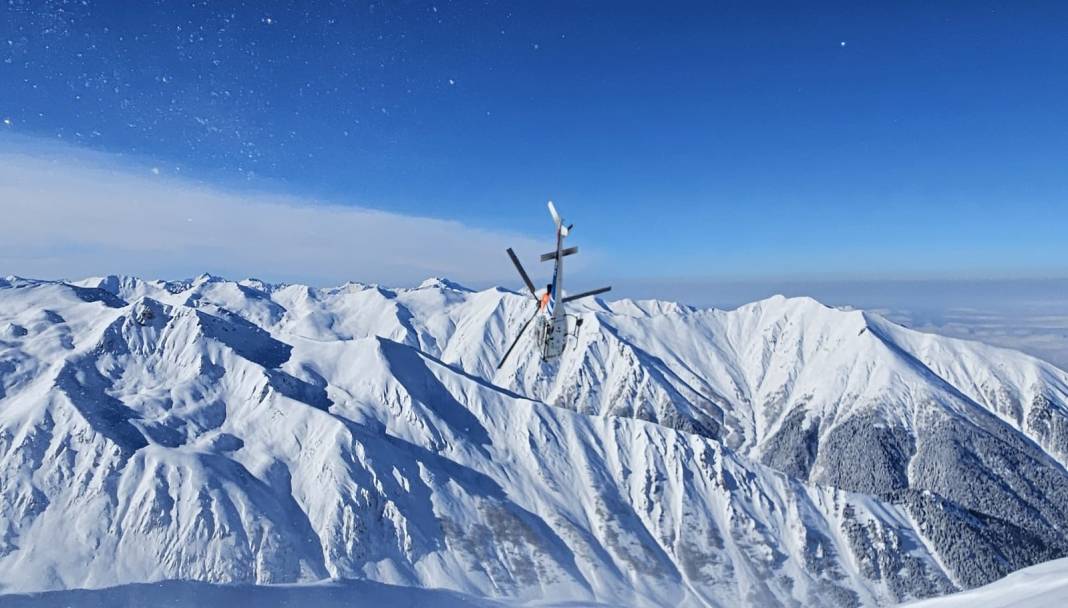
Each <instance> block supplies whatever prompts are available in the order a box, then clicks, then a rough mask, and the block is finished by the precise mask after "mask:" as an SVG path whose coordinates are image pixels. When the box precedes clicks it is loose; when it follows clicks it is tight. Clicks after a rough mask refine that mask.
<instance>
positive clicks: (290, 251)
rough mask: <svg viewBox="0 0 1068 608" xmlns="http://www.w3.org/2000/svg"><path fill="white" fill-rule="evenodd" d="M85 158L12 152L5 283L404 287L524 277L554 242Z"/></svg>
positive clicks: (0, 243)
mask: <svg viewBox="0 0 1068 608" xmlns="http://www.w3.org/2000/svg"><path fill="white" fill-rule="evenodd" d="M160 173H161V172H160V171H159V170H158V169H155V168H154V167H152V166H150V165H149V166H143V165H135V164H133V163H123V162H121V159H120V158H117V157H111V156H108V155H103V154H97V153H90V152H85V151H83V150H80V149H76V148H57V147H54V146H51V147H48V148H42V149H34V148H33V147H32V146H31V149H26V147H25V146H19V147H13V146H9V145H5V146H0V218H2V221H0V225H2V231H3V238H2V239H0V275H2V274H19V275H25V276H33V277H47V278H65V277H82V276H88V275H100V274H106V273H117V274H133V275H139V276H146V277H162V278H178V277H187V276H193V275H196V274H199V273H201V272H211V273H216V274H221V275H225V276H229V277H245V276H256V277H260V278H264V279H267V280H299V281H301V282H306V283H311V284H337V283H341V282H344V281H347V280H357V281H364V282H381V283H386V284H391V285H404V284H409V283H413V282H418V281H421V280H422V279H425V278H427V277H429V276H447V277H449V278H451V279H454V280H458V281H461V282H463V281H467V282H472V283H475V284H486V283H492V282H499V281H501V280H503V279H507V278H509V277H511V275H512V274H513V272H514V271H512V269H511V267H510V265H509V263H508V261H507V257H506V256H505V255H504V249H505V248H506V247H508V246H516V247H518V248H520V250H522V251H526V252H528V253H535V252H539V251H540V249H541V248H543V247H545V246H546V245H545V243H543V242H541V241H538V240H536V239H532V238H529V237H525V236H522V235H518V234H509V233H505V232H495V231H491V230H486V229H480V228H475V227H471V226H466V225H464V224H462V223H459V222H455V221H449V220H443V219H435V218H427V217H414V216H408V215H401V214H396V213H389V212H385V211H379V210H374V209H370V208H365V207H359V206H348V205H338V204H325V203H323V202H322V201H317V200H312V199H306V198H300V197H296V196H289V195H277V194H269V193H248V192H238V191H227V190H224V189H219V188H213V187H210V186H207V185H204V184H200V183H196V182H193V181H192V180H183V179H179V178H175V177H173V176H167V175H166V174H164V175H161V174H160Z"/></svg>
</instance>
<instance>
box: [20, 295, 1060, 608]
mask: <svg viewBox="0 0 1068 608" xmlns="http://www.w3.org/2000/svg"><path fill="white" fill-rule="evenodd" d="M578 314H581V315H582V316H583V317H584V319H585V323H584V324H583V331H582V332H581V334H579V335H578V336H577V337H576V338H574V339H573V344H572V348H571V349H570V350H569V351H567V353H566V354H565V356H564V357H563V358H562V359H561V360H560V361H558V362H555V363H553V364H545V363H542V362H541V361H540V360H539V359H538V357H537V354H536V352H535V350H536V349H526V350H524V351H521V352H520V353H519V356H517V357H515V358H514V359H513V360H510V361H509V363H508V364H507V365H506V366H505V367H504V368H503V369H501V370H500V371H496V370H495V366H496V361H497V359H498V358H499V356H500V354H501V350H502V349H503V348H504V347H505V346H506V345H507V343H508V337H509V336H510V335H512V334H513V332H514V331H516V329H517V327H518V325H519V324H520V323H522V322H523V321H524V320H525V319H526V317H527V315H529V301H528V300H527V299H525V298H523V297H521V296H519V295H517V294H513V293H511V292H506V291H503V290H499V289H492V290H486V291H482V292H472V291H470V290H467V289H464V288H462V287H460V286H458V285H455V284H452V283H449V282H448V281H444V280H430V281H427V282H425V283H424V284H423V285H421V286H420V287H418V288H415V289H396V290H393V289H385V288H382V287H378V286H366V285H357V284H349V285H345V286H342V287H338V288H331V289H313V288H309V287H306V286H301V285H267V284H264V283H261V282H258V281H251V280H250V281H242V282H240V283H238V282H231V281H225V280H222V279H217V278H214V277H209V276H203V277H199V278H197V279H195V280H191V281H185V282H171V283H166V282H159V281H155V282H147V281H142V280H140V279H135V278H129V277H106V278H104V279H89V280H85V281H80V282H78V283H76V284H67V283H57V282H46V281H33V280H26V279H17V278H8V279H4V280H0V488H3V492H2V495H0V592H4V593H13V592H33V591H47V590H68V589H80V588H101V587H112V586H116V585H129V584H135V583H147V582H156V581H165V580H174V579H180V580H185V581H200V582H205V583H235V584H258V585H265V584H266V585H277V584H288V583H310V582H314V581H322V580H325V579H331V578H332V579H346V580H356V581H372V582H378V583H386V584H390V585H397V586H400V587H405V588H419V589H448V590H452V591H456V592H458V593H462V594H465V596H467V597H474V598H493V599H503V600H507V601H509V602H537V601H543V600H546V599H548V600H553V601H564V600H568V601H571V600H573V601H583V602H603V603H605V604H610V605H648V606H658V605H673V606H674V605H682V606H701V605H708V604H713V605H745V604H750V605H760V606H775V605H795V604H796V603H797V602H801V603H808V604H819V605H838V606H856V605H890V604H894V603H896V602H899V601H905V600H909V599H915V598H922V597H930V596H934V595H940V594H944V593H948V592H951V591H954V590H957V589H960V588H968V587H974V586H976V585H980V584H984V583H987V582H990V581H993V580H995V579H997V578H999V577H1002V576H1004V575H1006V574H1008V573H1009V572H1012V571H1013V570H1016V569H1019V568H1022V567H1026V566H1029V565H1031V564H1034V563H1037V562H1040V561H1045V560H1049V559H1054V558H1057V557H1061V556H1063V555H1066V554H1068V539H1066V537H1065V532H1064V531H1065V530H1068V513H1066V510H1068V472H1066V470H1065V463H1066V458H1068V410H1066V407H1065V403H1066V402H1068V374H1065V373H1064V372H1063V371H1061V370H1059V369H1057V368H1055V367H1053V366H1051V365H1049V364H1046V363H1044V362H1042V361H1039V360H1037V359H1034V358H1031V357H1027V356H1025V355H1022V354H1020V353H1016V352H1013V351H1007V350H1004V349H997V348H992V347H988V346H985V345H982V344H978V343H972V342H964V341H960V340H951V339H946V338H941V337H938V336H932V335H926V334H920V333H917V332H913V331H910V330H908V329H905V328H902V327H900V326H896V325H893V324H892V323H889V322H887V321H886V320H884V319H882V318H880V317H878V316H875V315H870V314H867V313H864V312H860V311H843V310H835V309H830V308H827V307H824V306H822V305H820V304H819V303H818V302H815V301H813V300H809V299H804V298H799V299H785V298H781V297H776V298H771V299H768V300H764V301H761V302H756V303H754V304H751V305H748V306H744V307H741V308H739V309H737V310H734V311H719V310H698V309H692V308H688V307H684V306H679V305H677V304H671V303H664V302H633V301H627V300H624V301H618V302H612V303H605V302H600V301H598V302H596V303H592V304H589V305H587V306H586V307H585V308H582V309H579V311H578ZM271 588H274V587H271ZM220 593H223V592H220Z"/></svg>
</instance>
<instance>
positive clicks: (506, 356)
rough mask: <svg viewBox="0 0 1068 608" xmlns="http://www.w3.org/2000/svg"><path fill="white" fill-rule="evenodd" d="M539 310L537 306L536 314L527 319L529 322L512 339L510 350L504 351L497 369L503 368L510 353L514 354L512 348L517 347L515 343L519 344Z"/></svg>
mask: <svg viewBox="0 0 1068 608" xmlns="http://www.w3.org/2000/svg"><path fill="white" fill-rule="evenodd" d="M538 311H539V309H537V308H535V309H534V314H533V315H532V316H531V317H530V318H529V319H527V322H526V323H524V324H523V327H522V328H520V330H519V334H518V335H516V337H515V340H513V341H512V345H511V346H509V347H508V350H506V351H504V356H503V357H501V362H500V363H498V364H497V369H501V366H502V365H504V362H505V361H507V360H508V355H510V354H512V350H513V349H514V348H515V345H516V344H519V339H520V338H522V337H523V332H525V331H526V330H527V327H528V326H529V325H530V322H531V321H533V320H534V317H537V316H538Z"/></svg>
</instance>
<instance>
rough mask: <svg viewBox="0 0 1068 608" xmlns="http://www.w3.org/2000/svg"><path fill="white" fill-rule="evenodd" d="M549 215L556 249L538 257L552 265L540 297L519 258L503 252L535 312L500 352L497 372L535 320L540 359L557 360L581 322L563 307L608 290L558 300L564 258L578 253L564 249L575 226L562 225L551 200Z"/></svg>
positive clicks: (578, 294)
mask: <svg viewBox="0 0 1068 608" xmlns="http://www.w3.org/2000/svg"><path fill="white" fill-rule="evenodd" d="M549 215H551V216H552V218H553V224H554V225H555V226H556V250H555V251H551V252H549V253H546V254H543V255H542V256H541V261H542V262H548V261H550V260H552V261H553V262H554V264H553V280H552V282H551V283H549V284H548V285H546V286H545V290H544V291H543V292H541V295H539V294H538V291H537V290H536V289H535V288H534V283H533V282H531V280H530V275H528V274H527V271H526V270H524V269H523V265H522V264H520V263H519V258H518V257H517V256H516V254H515V251H513V250H512V248H511V247H509V248H508V249H507V251H508V257H510V258H511V259H512V264H515V269H516V270H518V271H519V276H520V277H522V279H523V283H524V284H525V285H526V286H527V290H528V291H529V292H530V297H531V298H533V299H534V303H535V309H534V314H533V315H532V316H531V317H530V318H529V319H527V322H526V323H524V324H523V326H522V327H521V328H520V329H519V333H518V334H517V335H516V337H515V340H513V341H512V344H511V346H509V347H508V350H506V351H505V352H504V356H503V357H501V361H500V363H498V364H497V369H501V366H502V365H504V362H505V361H507V360H508V356H509V355H511V354H512V351H513V350H514V349H515V347H516V345H517V344H519V339H520V338H522V337H523V334H524V333H525V332H526V331H527V328H528V327H529V326H530V324H531V323H532V322H534V320H535V319H537V325H536V330H535V333H536V337H537V341H538V343H539V344H540V345H541V358H542V360H543V361H549V360H551V359H555V358H557V357H559V356H560V355H561V354H562V353H563V352H564V349H565V348H566V347H567V338H568V337H569V336H572V335H575V333H576V332H577V331H578V328H579V327H581V326H582V319H581V318H579V317H575V316H573V315H569V314H567V313H566V311H565V307H564V305H565V304H567V303H568V302H574V301H575V300H578V299H581V298H588V297H590V296H596V295H600V294H602V293H605V292H607V291H610V290H611V289H612V288H611V287H601V288H598V289H591V290H590V291H584V292H582V293H577V294H575V295H569V296H565V297H560V295H561V294H562V293H563V288H564V257H566V256H569V255H574V254H576V253H578V247H568V248H566V249H565V248H564V238H566V237H567V235H569V234H570V233H571V229H572V228H574V227H575V225H574V224H570V225H567V226H565V225H564V221H563V220H562V219H561V218H560V214H559V213H557V212H556V206H555V205H553V202H552V201H549ZM568 319H574V325H573V328H574V329H573V331H572V329H571V328H569V326H568V323H569V321H568Z"/></svg>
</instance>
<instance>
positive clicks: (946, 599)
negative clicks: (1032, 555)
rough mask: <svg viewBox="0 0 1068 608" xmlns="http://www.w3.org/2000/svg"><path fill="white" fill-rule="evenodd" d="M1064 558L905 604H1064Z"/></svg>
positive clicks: (1003, 607) (944, 607)
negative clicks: (980, 584) (956, 591)
mask: <svg viewBox="0 0 1068 608" xmlns="http://www.w3.org/2000/svg"><path fill="white" fill-rule="evenodd" d="M1065 605H1068V559H1058V560H1053V561H1049V562H1044V563H1041V564H1038V565H1035V566H1031V567H1030V568H1024V569H1023V570H1019V571H1017V572H1013V573H1012V574H1010V575H1008V576H1006V577H1005V578H1003V579H1001V580H999V581H996V582H993V583H990V584H989V585H984V586H983V587H979V588H976V589H971V590H968V591H962V592H960V593H954V594H952V595H947V596H943V597H938V598H934V599H930V600H922V601H919V602H912V603H909V604H908V605H907V606H908V608H1064V606H1065Z"/></svg>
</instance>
